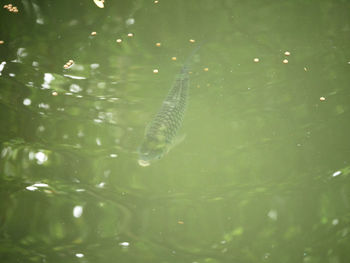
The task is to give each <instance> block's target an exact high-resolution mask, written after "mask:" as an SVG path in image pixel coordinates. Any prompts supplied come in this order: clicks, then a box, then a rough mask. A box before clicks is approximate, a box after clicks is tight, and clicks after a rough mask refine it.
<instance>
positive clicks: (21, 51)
mask: <svg viewBox="0 0 350 263" xmlns="http://www.w3.org/2000/svg"><path fill="white" fill-rule="evenodd" d="M17 56H18V57H26V56H28V53H27V52H26V49H25V48H24V47H20V48H19V49H17Z"/></svg>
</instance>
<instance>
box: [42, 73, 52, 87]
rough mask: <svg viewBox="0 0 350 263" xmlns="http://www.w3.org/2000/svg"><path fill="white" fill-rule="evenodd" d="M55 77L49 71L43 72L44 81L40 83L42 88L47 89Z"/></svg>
mask: <svg viewBox="0 0 350 263" xmlns="http://www.w3.org/2000/svg"><path fill="white" fill-rule="evenodd" d="M54 79H55V77H54V76H53V75H52V74H51V73H44V83H43V84H41V87H43V89H49V88H50V83H51V82H52V81H53V80H54Z"/></svg>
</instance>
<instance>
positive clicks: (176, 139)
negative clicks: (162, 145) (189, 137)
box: [167, 133, 186, 152]
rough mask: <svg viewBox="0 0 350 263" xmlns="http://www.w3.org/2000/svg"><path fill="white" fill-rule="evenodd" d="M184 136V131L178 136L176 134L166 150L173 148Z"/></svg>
mask: <svg viewBox="0 0 350 263" xmlns="http://www.w3.org/2000/svg"><path fill="white" fill-rule="evenodd" d="M185 138H186V133H184V134H182V135H180V136H176V137H175V139H174V140H173V141H172V143H171V145H170V146H169V147H168V151H167V152H169V151H170V150H171V149H172V148H174V147H175V146H177V145H179V144H180V143H181V142H183V141H184V140H185Z"/></svg>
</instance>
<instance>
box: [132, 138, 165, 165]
mask: <svg viewBox="0 0 350 263" xmlns="http://www.w3.org/2000/svg"><path fill="white" fill-rule="evenodd" d="M166 152H167V144H166V143H165V142H164V140H161V139H159V138H156V137H146V138H145V140H144V141H143V143H142V144H141V146H140V148H139V159H138V163H139V165H141V166H149V165H150V164H151V162H154V161H157V160H159V159H160V158H162V157H163V155H164V154H165V153H166Z"/></svg>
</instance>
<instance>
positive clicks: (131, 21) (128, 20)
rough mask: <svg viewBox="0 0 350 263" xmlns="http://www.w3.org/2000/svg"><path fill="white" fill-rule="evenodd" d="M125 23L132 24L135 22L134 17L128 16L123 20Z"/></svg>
mask: <svg viewBox="0 0 350 263" xmlns="http://www.w3.org/2000/svg"><path fill="white" fill-rule="evenodd" d="M125 24H126V25H127V26H131V25H133V24H135V19H134V18H128V19H127V20H126V21H125Z"/></svg>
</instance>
